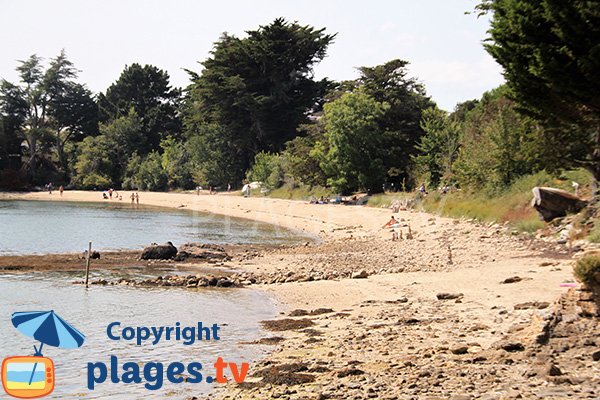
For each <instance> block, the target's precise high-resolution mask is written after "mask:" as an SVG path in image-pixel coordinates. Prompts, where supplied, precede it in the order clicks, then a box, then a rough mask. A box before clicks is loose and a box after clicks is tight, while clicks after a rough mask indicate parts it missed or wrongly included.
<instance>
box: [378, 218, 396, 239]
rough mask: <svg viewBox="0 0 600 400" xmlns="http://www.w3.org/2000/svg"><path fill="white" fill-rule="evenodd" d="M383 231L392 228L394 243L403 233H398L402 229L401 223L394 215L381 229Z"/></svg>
mask: <svg viewBox="0 0 600 400" xmlns="http://www.w3.org/2000/svg"><path fill="white" fill-rule="evenodd" d="M381 228H382V229H385V228H392V241H393V242H394V241H396V240H398V239H399V238H400V235H401V233H398V231H397V229H398V228H400V223H399V222H398V220H397V219H396V218H395V217H394V216H393V215H392V218H390V220H389V221H388V222H387V223H386V224H385V225H383V226H382V227H381Z"/></svg>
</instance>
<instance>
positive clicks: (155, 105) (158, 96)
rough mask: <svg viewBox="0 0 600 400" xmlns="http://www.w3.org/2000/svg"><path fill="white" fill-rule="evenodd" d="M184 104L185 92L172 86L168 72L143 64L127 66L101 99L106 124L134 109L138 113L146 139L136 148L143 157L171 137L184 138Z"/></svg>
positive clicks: (103, 118)
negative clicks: (183, 96) (182, 113)
mask: <svg viewBox="0 0 600 400" xmlns="http://www.w3.org/2000/svg"><path fill="white" fill-rule="evenodd" d="M180 101H181V90H179V89H174V88H172V87H171V85H170V83H169V74H168V73H167V72H165V71H163V70H161V69H158V68H157V67H155V66H152V65H144V66H141V65H139V64H132V65H130V66H127V67H125V69H124V70H123V72H122V73H121V76H120V77H119V79H118V80H117V81H116V82H115V83H113V84H112V85H111V86H110V87H109V88H108V89H107V90H106V93H105V94H100V95H99V96H98V105H99V108H100V116H101V120H102V121H103V122H104V123H107V122H109V121H112V120H115V119H118V118H120V117H123V116H127V115H128V114H129V112H130V110H131V109H133V110H134V111H135V112H136V114H137V115H138V117H139V119H140V125H141V132H142V134H143V136H144V140H143V141H142V142H140V143H139V144H138V147H137V148H136V150H137V151H138V152H139V153H140V154H147V153H148V152H149V151H150V150H152V149H158V148H159V144H160V141H161V140H162V139H164V138H166V137H167V136H173V137H179V136H180V134H181V128H182V126H181V120H180V117H179V113H178V107H179V105H180Z"/></svg>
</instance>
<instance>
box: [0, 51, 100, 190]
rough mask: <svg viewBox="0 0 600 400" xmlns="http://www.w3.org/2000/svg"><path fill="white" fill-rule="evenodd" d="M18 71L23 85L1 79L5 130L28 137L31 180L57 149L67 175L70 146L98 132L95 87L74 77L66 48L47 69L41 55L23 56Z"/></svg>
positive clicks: (0, 102) (0, 105)
mask: <svg viewBox="0 0 600 400" xmlns="http://www.w3.org/2000/svg"><path fill="white" fill-rule="evenodd" d="M16 70H17V72H18V73H19V78H20V84H12V83H10V82H8V81H6V80H2V83H1V85H0V114H1V115H0V116H1V117H2V119H3V121H4V130H5V132H6V133H7V134H8V135H9V137H11V141H12V140H14V139H16V138H21V139H24V140H25V141H26V142H27V147H28V160H27V164H26V165H25V167H26V169H27V171H28V172H29V177H30V178H31V180H32V181H34V182H36V183H37V181H38V176H37V170H38V167H40V166H44V167H45V168H48V167H52V162H51V160H52V156H53V155H54V154H56V155H57V157H58V160H59V163H58V164H59V165H58V167H59V168H60V169H61V170H62V172H63V173H64V174H66V173H67V165H66V159H65V156H64V147H65V145H66V144H67V143H68V142H69V141H71V140H76V141H79V140H81V139H82V138H83V135H85V134H95V133H96V132H97V118H96V106H95V103H94V101H93V99H92V96H91V92H90V91H89V90H88V89H87V88H86V87H85V86H83V85H80V84H78V83H76V82H75V81H74V79H75V78H76V77H77V70H76V69H75V68H74V66H73V64H72V63H71V62H70V61H69V60H68V59H67V56H66V54H65V52H64V50H63V51H61V53H60V54H59V55H58V56H57V57H55V58H53V59H52V60H50V63H49V66H48V68H47V69H45V70H44V67H43V65H42V59H41V58H40V57H38V56H37V55H35V54H34V55H32V56H31V57H29V58H28V59H27V60H25V61H19V65H18V66H17V68H16ZM15 147H16V146H15ZM15 150H16V149H15ZM55 152H56V153H55ZM40 178H41V177H40Z"/></svg>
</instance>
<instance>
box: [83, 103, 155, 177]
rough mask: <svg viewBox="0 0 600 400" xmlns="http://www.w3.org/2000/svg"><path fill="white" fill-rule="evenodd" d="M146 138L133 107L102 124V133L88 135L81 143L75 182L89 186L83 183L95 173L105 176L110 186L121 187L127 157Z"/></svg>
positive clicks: (95, 174)
mask: <svg viewBox="0 0 600 400" xmlns="http://www.w3.org/2000/svg"><path fill="white" fill-rule="evenodd" d="M144 139H145V136H143V133H142V132H141V124H140V122H139V119H138V117H137V115H136V114H135V112H134V111H133V110H131V111H130V112H129V114H128V115H126V116H123V117H120V118H117V119H116V120H114V121H112V122H110V123H108V124H101V125H100V135H99V136H96V137H91V136H88V137H86V138H85V139H84V140H83V142H82V143H81V144H80V146H78V149H77V150H78V151H77V153H78V155H77V161H76V163H75V172H76V174H75V177H74V183H75V184H76V185H83V186H85V187H90V185H89V184H85V183H84V182H86V181H87V180H89V179H91V178H86V175H93V176H100V177H102V178H103V179H105V181H106V182H105V183H106V184H107V185H110V186H115V187H120V186H121V181H122V178H123V173H124V171H125V167H126V166H127V163H128V160H129V158H130V156H131V155H132V154H133V153H135V152H136V149H137V148H138V146H139V144H140V143H144ZM91 186H96V185H91ZM98 186H101V185H98Z"/></svg>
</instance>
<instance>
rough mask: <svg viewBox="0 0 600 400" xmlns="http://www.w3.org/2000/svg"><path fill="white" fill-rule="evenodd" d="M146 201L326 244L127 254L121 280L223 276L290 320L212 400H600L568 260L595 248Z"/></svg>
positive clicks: (299, 210)
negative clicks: (244, 374)
mask: <svg viewBox="0 0 600 400" xmlns="http://www.w3.org/2000/svg"><path fill="white" fill-rule="evenodd" d="M31 197H34V198H37V197H35V196H31ZM88 197H89V198H90V199H91V198H93V196H91V195H89V196H88V194H86V193H83V194H81V196H80V197H78V198H79V199H83V200H86V199H87V198H88ZM215 197H216V196H215ZM145 198H148V199H149V201H152V202H153V204H154V205H169V206H173V207H175V206H178V205H180V204H185V205H186V206H188V207H190V209H192V208H194V209H200V210H207V211H211V212H222V213H227V214H231V215H235V216H248V217H250V218H256V219H259V220H262V221H265V222H269V221H274V220H275V219H277V218H279V220H278V221H279V222H281V224H282V225H284V226H288V227H297V228H299V229H305V230H306V231H307V232H310V233H312V234H315V235H316V234H318V235H319V236H320V238H321V239H322V242H321V243H318V244H317V243H307V244H303V245H300V246H294V247H283V248H273V247H269V246H262V247H260V246H247V247H237V248H236V247H227V246H226V249H225V250H226V252H227V254H228V255H229V256H231V258H230V259H227V260H214V262H207V261H206V260H191V261H189V260H188V261H189V262H179V261H173V260H168V261H158V260H143V262H141V261H140V260H139V255H140V252H136V253H135V254H129V255H124V254H122V255H121V256H122V259H123V260H125V264H124V265H126V269H127V268H131V269H132V273H131V274H130V277H127V278H123V279H125V280H121V281H119V280H120V279H122V277H118V278H117V279H116V280H115V281H114V282H115V284H122V285H132V286H136V285H141V282H144V281H148V282H146V283H145V284H147V285H156V286H160V285H163V286H164V285H165V284H167V285H169V284H170V285H171V286H175V287H185V288H187V287H188V285H189V286H190V288H189V289H186V290H222V289H221V288H223V286H221V287H219V286H218V282H219V281H221V282H225V281H227V282H232V283H233V284H231V285H230V286H229V287H232V288H233V287H237V286H240V287H250V288H256V289H259V290H264V291H266V292H268V293H270V294H272V295H273V296H275V297H276V298H277V299H278V300H279V301H280V302H281V304H282V307H283V310H285V311H286V312H285V314H284V315H282V317H281V318H280V319H278V320H275V321H265V322H264V326H265V329H266V330H267V331H270V333H269V334H265V336H264V337H263V338H261V339H259V340H257V341H255V342H253V343H246V344H240V345H248V346H254V345H257V344H260V345H270V346H272V348H273V352H272V353H271V354H270V356H268V357H267V358H266V359H264V360H262V361H260V362H258V363H253V364H252V365H251V368H250V372H249V376H248V378H247V380H246V382H245V383H244V384H242V385H238V384H233V383H232V384H228V385H225V387H220V388H217V390H216V392H215V393H213V394H211V395H210V396H209V397H211V398H215V397H216V398H221V399H263V398H264V399H268V398H281V399H298V400H299V399H307V400H308V399H310V400H313V399H342V398H344V399H347V398H348V399H369V398H374V399H388V400H392V399H431V400H433V399H454V400H464V399H513V398H525V399H539V398H551V399H565V398H589V399H596V398H599V397H600V392H599V391H598V387H600V372H599V371H600V354H599V351H600V337H599V336H598V333H599V332H600V326H599V321H600V316H599V315H598V303H597V300H595V299H594V298H593V297H592V296H591V294H590V292H587V291H585V290H584V289H583V288H581V287H580V285H579V284H578V283H577V282H576V281H575V279H574V278H573V274H572V266H573V257H577V256H578V255H579V254H582V253H584V252H586V251H588V250H590V249H591V247H590V246H589V245H588V244H586V243H571V242H570V241H569V240H557V239H556V237H555V234H553V233H552V232H548V233H547V234H546V233H542V234H540V235H538V239H541V240H538V239H536V238H534V237H532V236H531V235H526V234H517V233H516V232H514V231H512V229H511V228H510V227H508V226H505V225H499V224H477V223H474V222H473V221H458V220H451V219H447V218H441V217H437V216H432V215H430V214H424V213H419V212H412V211H401V212H399V213H395V217H396V219H397V220H399V221H401V228H400V229H402V230H403V231H405V230H406V228H407V227H408V226H410V227H411V234H412V238H411V239H406V235H405V236H404V238H403V239H402V240H399V241H394V242H392V241H391V240H390V238H391V233H390V232H389V231H387V230H383V229H381V226H382V225H383V223H385V221H387V220H388V219H389V214H390V211H389V210H378V209H368V208H362V207H360V208H354V207H339V206H337V207H336V206H325V205H323V206H315V205H307V204H302V203H298V202H286V201H276V200H272V199H258V198H252V199H238V198H233V197H232V198H225V197H224V198H223V199H221V198H219V199H218V200H217V199H215V198H214V197H210V198H209V197H207V198H206V199H205V198H202V196H200V199H197V198H196V196H193V197H192V196H188V195H180V194H148V195H147V196H146V197H145ZM86 201H87V200H86ZM196 202H199V203H196ZM404 233H406V232H404ZM544 236H546V237H544ZM121 256H115V258H114V260H113V263H112V264H111V262H110V261H109V260H108V259H109V258H110V257H109V256H108V255H105V254H104V253H103V254H102V255H101V259H100V260H94V261H93V263H92V268H94V267H95V268H103V265H106V268H107V269H118V265H119V263H120V261H119V260H118V259H119V257H121ZM57 257H58V256H57ZM63 257H64V256H63ZM70 257H71V258H73V260H71V261H68V262H67V263H66V264H60V263H54V262H52V261H58V259H60V257H58V258H57V259H54V260H52V258H50V259H49V261H48V260H47V261H46V264H45V265H42V264H44V263H43V262H42V260H40V259H38V260H33V259H28V260H25V259H21V260H15V259H13V260H12V261H10V260H7V259H5V258H4V257H0V268H2V267H3V266H5V267H10V268H17V269H16V270H15V271H16V272H18V271H19V270H18V268H19V267H20V266H25V267H27V263H29V264H28V265H29V266H30V267H31V266H32V264H36V263H37V264H38V267H39V268H38V267H35V268H34V270H36V268H37V269H39V270H50V269H56V265H63V266H65V265H66V267H65V268H66V269H69V268H71V269H79V270H81V269H82V266H83V264H82V260H81V258H80V257H81V255H76V257H73V256H70ZM66 258H69V257H66ZM25 261H27V262H25ZM69 263H70V264H69ZM103 263H105V264H103ZM52 265H54V268H52ZM140 268H141V269H140ZM7 270H9V269H7ZM120 271H121V270H119V272H120ZM140 271H143V272H144V275H145V277H144V278H141V277H140V275H141V274H140V275H137V273H138V272H140ZM13 272H14V271H13ZM149 272H151V273H152V274H149ZM159 276H160V277H162V279H158V277H159ZM119 282H120V283H119ZM205 283H206V284H207V286H206V287H205V286H203V285H204V284H205ZM211 283H213V284H215V285H214V286H211ZM107 284H110V282H107ZM199 284H200V287H198V285H199ZM221 285H223V284H221ZM225 285H227V284H225ZM141 286H143V285H141ZM213 287H215V288H216V289H212V288H213Z"/></svg>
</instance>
